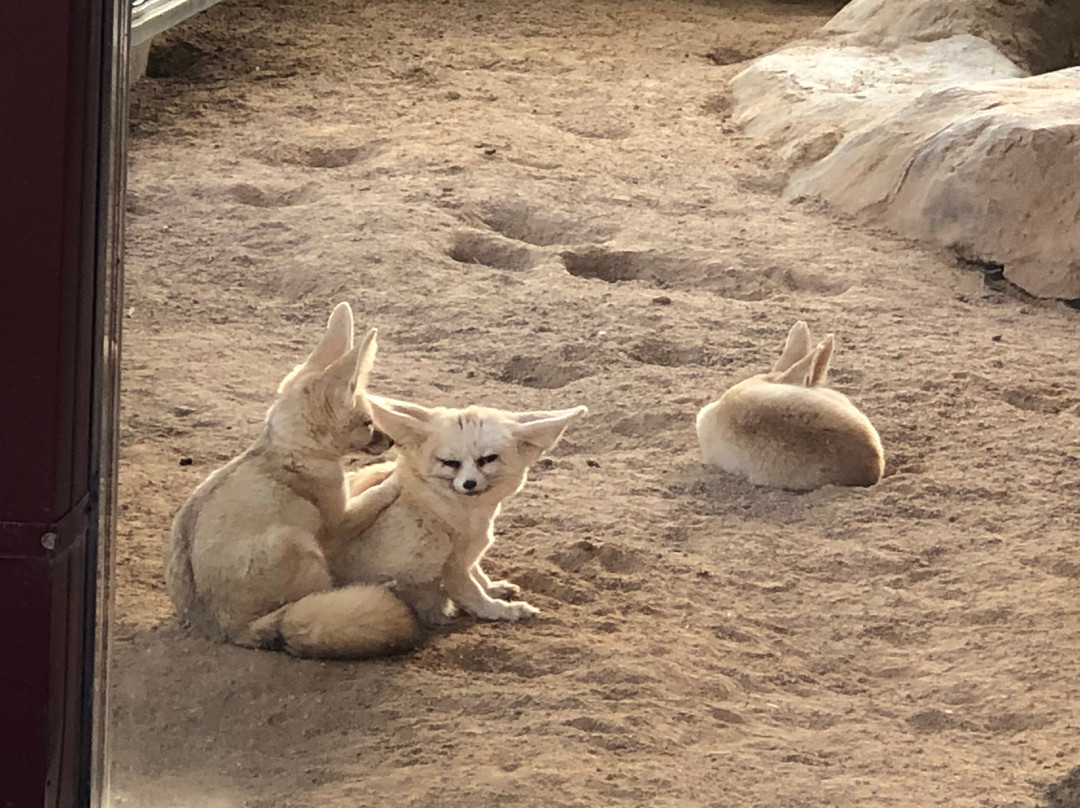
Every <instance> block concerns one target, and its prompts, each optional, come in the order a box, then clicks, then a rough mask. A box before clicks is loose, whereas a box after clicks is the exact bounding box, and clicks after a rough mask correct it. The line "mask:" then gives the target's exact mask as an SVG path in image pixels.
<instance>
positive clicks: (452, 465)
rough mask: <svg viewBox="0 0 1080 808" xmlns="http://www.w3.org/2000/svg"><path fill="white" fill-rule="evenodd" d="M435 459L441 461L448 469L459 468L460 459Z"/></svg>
mask: <svg viewBox="0 0 1080 808" xmlns="http://www.w3.org/2000/svg"><path fill="white" fill-rule="evenodd" d="M436 460H438V461H439V462H440V463H442V464H443V465H444V466H446V467H447V468H448V469H459V468H461V461H460V460H443V459H442V458H441V457H438V458H436Z"/></svg>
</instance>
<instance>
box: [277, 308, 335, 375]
mask: <svg viewBox="0 0 1080 808" xmlns="http://www.w3.org/2000/svg"><path fill="white" fill-rule="evenodd" d="M352 344H353V316H352V307H350V306H349V304H348V303H345V302H341V303H338V304H337V305H336V306H334V310H333V311H332V312H331V313H330V319H329V320H328V321H327V323H326V333H325V334H323V335H322V339H320V340H319V344H318V345H316V346H315V349H314V350H313V351H312V352H311V353H310V354H309V355H308V358H307V359H305V360H304V361H303V362H301V363H300V364H299V365H297V366H296V367H294V368H293V369H292V370H290V371H289V372H288V374H286V376H285V378H284V379H282V380H281V383H280V384H279V385H278V393H282V392H283V391H284V390H285V388H286V387H287V386H288V384H289V383H290V382H291V381H292V380H293V379H295V378H296V377H297V376H299V375H300V374H301V373H303V372H305V371H308V370H325V369H326V368H328V367H330V365H332V364H333V363H334V362H336V361H337V360H338V359H341V358H342V356H343V355H344V354H346V353H348V352H349V350H350V349H351V348H352Z"/></svg>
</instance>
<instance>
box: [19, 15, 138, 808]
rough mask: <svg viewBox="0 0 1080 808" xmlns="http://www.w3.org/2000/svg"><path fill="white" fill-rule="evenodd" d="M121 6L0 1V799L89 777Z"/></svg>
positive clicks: (111, 373) (54, 801)
mask: <svg viewBox="0 0 1080 808" xmlns="http://www.w3.org/2000/svg"><path fill="white" fill-rule="evenodd" d="M126 6H127V2H126V0H3V2H2V3H0V194H2V199H3V205H2V206H0V208H2V210H0V459H2V464H0V660H2V661H0V808H43V806H44V808H73V807H74V806H87V805H90V804H91V802H93V801H94V797H95V795H94V788H95V782H97V783H99V782H100V780H101V778H100V769H98V770H97V776H96V777H95V776H94V772H95V767H94V762H95V761H94V756H93V754H92V752H91V738H92V736H94V734H95V729H96V728H97V729H98V736H99V737H100V730H99V726H100V724H99V722H100V719H101V715H100V713H99V714H98V715H95V714H94V712H93V710H92V709H91V708H92V705H93V704H94V699H95V685H94V682H95V668H94V661H95V649H96V648H97V647H98V646H99V645H101V634H100V633H98V632H96V630H95V626H96V622H97V618H98V612H99V611H100V609H99V608H98V604H99V602H107V601H100V600H99V595H100V591H99V587H98V579H99V570H100V569H102V568H103V565H102V563H101V561H102V557H101V552H102V551H104V550H107V542H105V541H103V539H105V538H107V536H108V533H109V530H108V528H109V524H108V518H109V517H108V512H109V511H110V509H111V505H110V503H111V497H112V493H111V492H112V482H111V481H112V468H113V464H114V460H113V458H114V448H113V444H112V437H111V436H112V424H113V423H114V420H115V402H116V398H115V391H116V380H117V377H116V374H115V359H116V356H117V351H116V350H115V349H116V347H117V345H118V332H117V330H116V326H115V324H116V322H117V320H116V315H117V313H118V311H117V309H118V307H117V305H116V303H117V297H118V295H119V290H120V276H119V266H120V264H119V260H118V244H119V241H118V239H119V233H120V228H121V219H120V216H119V213H118V211H119V210H120V208H119V207H118V205H119V202H120V195H121V192H122V187H123V162H122V160H120V159H118V158H119V157H120V156H121V154H122V149H123V142H122V133H123V126H124V123H125V121H126V117H125V115H124V104H125V103H126V70H124V69H122V66H123V65H124V64H125V61H124V60H125V59H126V33H125V32H124V28H125V26H126V24H127V17H126V15H127V13H128V12H127V10H126ZM103 481H104V482H103ZM103 506H104V513H105V515H106V518H105V520H104V522H103V520H102V515H103ZM103 525H104V530H103V529H102V527H103ZM106 578H107V576H106ZM98 676H99V678H100V667H99V669H98Z"/></svg>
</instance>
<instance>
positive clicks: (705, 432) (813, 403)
mask: <svg viewBox="0 0 1080 808" xmlns="http://www.w3.org/2000/svg"><path fill="white" fill-rule="evenodd" d="M810 345H811V342H810V329H809V328H808V327H807V325H806V323H804V322H802V321H801V320H800V321H799V322H797V323H796V324H795V325H794V326H793V327H792V329H791V331H790V332H789V333H788V338H787V342H786V344H785V345H784V350H783V353H782V354H781V356H780V358H779V359H778V360H777V362H776V364H775V365H774V366H773V369H772V371H771V372H770V373H763V374H760V375H758V376H754V377H752V378H749V379H746V380H745V381H743V382H740V383H739V384H736V385H735V386H734V387H732V388H731V389H730V390H728V391H727V392H726V393H724V394H723V395H722V396H721V397H720V399H719V400H718V401H714V402H713V403H712V404H709V405H707V406H706V407H704V408H703V409H702V410H701V412H699V413H698V417H697V433H698V440H699V441H700V442H701V452H702V455H703V456H704V459H705V462H706V463H713V464H715V465H717V466H720V468H722V469H724V470H725V471H729V472H732V473H734V474H740V475H742V476H744V477H746V478H748V479H749V480H750V482H752V483H754V484H755V485H768V486H774V487H777V488H789V489H793V490H810V489H813V488H819V487H821V486H823V485H829V484H832V485H873V484H874V483H876V482H878V480H880V479H881V475H882V473H883V472H884V468H885V461H884V457H883V454H882V449H881V439H880V438H879V437H878V433H877V430H875V429H874V427H873V425H872V424H871V423H870V420H869V419H868V418H867V417H866V416H865V415H863V414H862V413H861V412H860V411H859V410H858V409H857V408H856V407H855V405H854V404H852V403H851V401H850V400H849V399H848V397H847V396H845V395H843V394H842V393H838V392H837V391H835V390H830V389H828V388H827V387H824V384H825V377H826V374H827V373H828V370H829V358H830V357H831V355H832V350H833V336H832V334H829V335H828V336H826V337H825V339H824V341H823V342H822V343H821V344H820V345H818V346H817V348H814V349H813V350H811V349H810Z"/></svg>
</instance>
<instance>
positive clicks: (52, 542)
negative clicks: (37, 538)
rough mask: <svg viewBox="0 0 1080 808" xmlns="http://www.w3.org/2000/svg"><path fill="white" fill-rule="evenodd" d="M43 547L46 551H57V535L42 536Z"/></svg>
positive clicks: (47, 534)
mask: <svg viewBox="0 0 1080 808" xmlns="http://www.w3.org/2000/svg"><path fill="white" fill-rule="evenodd" d="M41 546H42V547H44V548H45V549H46V550H55V549H56V534H55V533H46V534H45V535H44V536H42V537H41Z"/></svg>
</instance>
